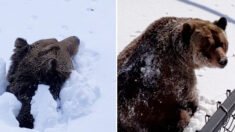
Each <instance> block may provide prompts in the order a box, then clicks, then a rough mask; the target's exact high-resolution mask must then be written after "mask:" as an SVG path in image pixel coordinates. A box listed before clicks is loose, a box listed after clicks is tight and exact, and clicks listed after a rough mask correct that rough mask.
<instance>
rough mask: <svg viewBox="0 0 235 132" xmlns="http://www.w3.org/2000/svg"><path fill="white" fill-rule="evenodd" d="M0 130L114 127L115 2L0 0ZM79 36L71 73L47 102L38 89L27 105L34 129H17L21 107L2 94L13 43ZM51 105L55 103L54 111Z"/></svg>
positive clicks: (106, 130)
mask: <svg viewBox="0 0 235 132" xmlns="http://www.w3.org/2000/svg"><path fill="white" fill-rule="evenodd" d="M0 16H2V19H1V22H0V43H1V48H0V58H1V59H0V129H1V131H3V132H5V131H7V132H16V131H17V132H79V131H80V132H111V131H114V130H115V129H116V55H115V0H86V1H82V0H50V1H48V0H40V1H37V0H21V1H16V0H7V1H6V0H0ZM72 35H75V36H77V37H79V38H80V40H81V45H80V47H79V53H78V54H77V55H76V56H75V57H74V59H73V64H74V67H75V69H74V71H73V72H72V74H71V77H70V78H69V79H68V80H67V81H66V83H65V85H64V86H63V89H62V91H61V94H60V96H61V101H60V102H56V101H55V100H53V98H52V96H51V94H50V93H49V91H48V86H46V85H39V87H38V91H37V92H36V95H35V96H34V97H33V100H32V102H31V104H32V110H31V113H32V114H33V116H34V118H35V122H34V125H35V129H33V130H31V129H25V128H19V127H18V122H17V121H16V119H15V116H16V115H17V114H18V112H19V109H20V107H21V104H20V102H19V101H17V99H16V98H15V96H13V95H12V94H10V93H5V92H4V91H5V88H6V85H7V82H6V78H5V77H6V73H7V70H8V68H9V66H10V56H11V55H12V53H13V48H14V41H15V39H16V38H17V37H23V38H25V39H26V40H27V41H28V42H29V43H33V42H34V41H37V40H39V39H46V38H57V39H58V40H62V39H64V38H66V37H69V36H72ZM57 103H60V104H61V108H60V109H58V107H57Z"/></svg>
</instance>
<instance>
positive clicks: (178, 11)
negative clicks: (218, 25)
mask: <svg viewBox="0 0 235 132" xmlns="http://www.w3.org/2000/svg"><path fill="white" fill-rule="evenodd" d="M234 12H235V2H234V1H232V0H223V1H220V0H206V1H205V0H118V17H117V22H118V38H117V39H118V53H119V52H120V51H121V50H122V49H123V48H124V47H125V46H126V45H127V44H129V43H130V42H131V41H132V40H133V39H134V38H136V37H137V36H138V35H139V34H141V33H142V32H143V31H144V30H145V28H146V27H147V26H148V25H149V24H150V23H152V22H153V21H154V20H157V19H159V18H161V17H164V16H176V17H194V18H201V19H205V20H210V21H214V20H218V19H219V18H220V17H221V16H225V17H227V19H228V26H227V30H226V31H227V37H228V41H229V50H228V54H227V55H228V59H229V62H228V65H227V66H226V67H225V68H224V69H209V68H204V69H201V70H198V71H196V74H197V80H198V83H197V88H198V92H199V96H200V97H199V101H200V102H199V109H198V112H197V113H195V116H194V117H193V118H192V119H191V122H190V124H189V127H188V128H187V129H186V130H185V131H186V132H194V131H195V130H199V129H200V128H201V127H202V126H203V125H204V124H205V117H204V116H205V115H206V114H210V115H211V114H213V113H214V112H215V110H216V101H223V100H224V99H225V97H226V95H225V92H226V90H227V89H231V90H232V89H234V88H235V81H234V73H235V68H234V67H235V56H234V55H235V45H234V44H233V43H234V42H235V37H234V34H235V14H234Z"/></svg>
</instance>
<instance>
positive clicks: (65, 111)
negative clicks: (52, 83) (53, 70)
mask: <svg viewBox="0 0 235 132" xmlns="http://www.w3.org/2000/svg"><path fill="white" fill-rule="evenodd" d="M98 58H99V55H98V54H97V53H96V52H93V51H90V50H87V49H85V46H84V44H83V43H81V44H80V47H79V52H78V54H77V55H76V56H75V57H74V59H73V60H74V62H73V65H74V69H75V70H73V71H72V73H71V75H70V78H69V79H68V80H67V81H66V82H65V84H64V86H63V88H62V90H61V92H60V97H61V109H62V116H63V117H62V118H64V119H65V120H69V119H74V118H77V117H81V116H84V115H87V114H88V113H89V112H90V106H91V105H92V104H94V103H95V101H96V100H97V99H98V98H99V96H100V90H99V88H98V87H97V86H95V85H94V83H91V82H90V80H89V79H90V78H92V77H91V76H92V73H93V71H94V68H95V65H94V64H95V62H96V60H98Z"/></svg>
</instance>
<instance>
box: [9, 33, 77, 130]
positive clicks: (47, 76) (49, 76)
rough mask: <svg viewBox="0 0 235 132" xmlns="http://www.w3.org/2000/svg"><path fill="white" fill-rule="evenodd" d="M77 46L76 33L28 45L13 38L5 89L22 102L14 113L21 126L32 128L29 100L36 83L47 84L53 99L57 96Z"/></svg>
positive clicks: (68, 73)
mask: <svg viewBox="0 0 235 132" xmlns="http://www.w3.org/2000/svg"><path fill="white" fill-rule="evenodd" d="M78 46H79V39H78V38H77V37H75V36H72V37H69V38H67V39H64V40H63V41H60V42H58V41H57V40H56V39H44V40H39V41H37V42H35V43H33V44H31V45H29V44H28V43H27V42H26V40H24V39H22V38H18V39H16V41H15V49H14V54H13V55H12V57H11V60H12V64H11V66H10V69H9V71H8V75H7V79H8V82H9V85H8V86H7V92H11V93H13V94H14V95H15V96H16V97H17V99H18V100H19V101H20V102H21V103H22V107H21V110H20V112H19V114H18V116H17V120H18V121H19V124H20V127H26V128H33V127H34V125H33V122H34V119H33V116H32V115H31V114H30V109H31V105H30V102H31V100H32V97H33V96H34V94H35V91H36V90H37V86H38V84H46V85H49V86H50V88H49V90H50V92H51V94H52V96H53V98H54V99H55V100H56V99H59V93H60V90H61V87H62V85H63V83H64V82H65V80H66V79H67V78H68V77H69V75H70V73H71V70H72V69H73V65H72V57H73V56H74V55H75V54H76V53H77V51H78Z"/></svg>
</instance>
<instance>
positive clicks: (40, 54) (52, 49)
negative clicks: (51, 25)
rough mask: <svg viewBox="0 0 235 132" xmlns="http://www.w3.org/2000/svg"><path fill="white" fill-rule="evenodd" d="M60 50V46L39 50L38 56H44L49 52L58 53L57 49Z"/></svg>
mask: <svg viewBox="0 0 235 132" xmlns="http://www.w3.org/2000/svg"><path fill="white" fill-rule="evenodd" d="M58 50H59V47H58V46H54V47H51V48H50V49H47V50H44V51H41V52H39V53H38V57H41V56H44V55H46V54H48V53H49V52H55V53H56V51H58Z"/></svg>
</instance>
